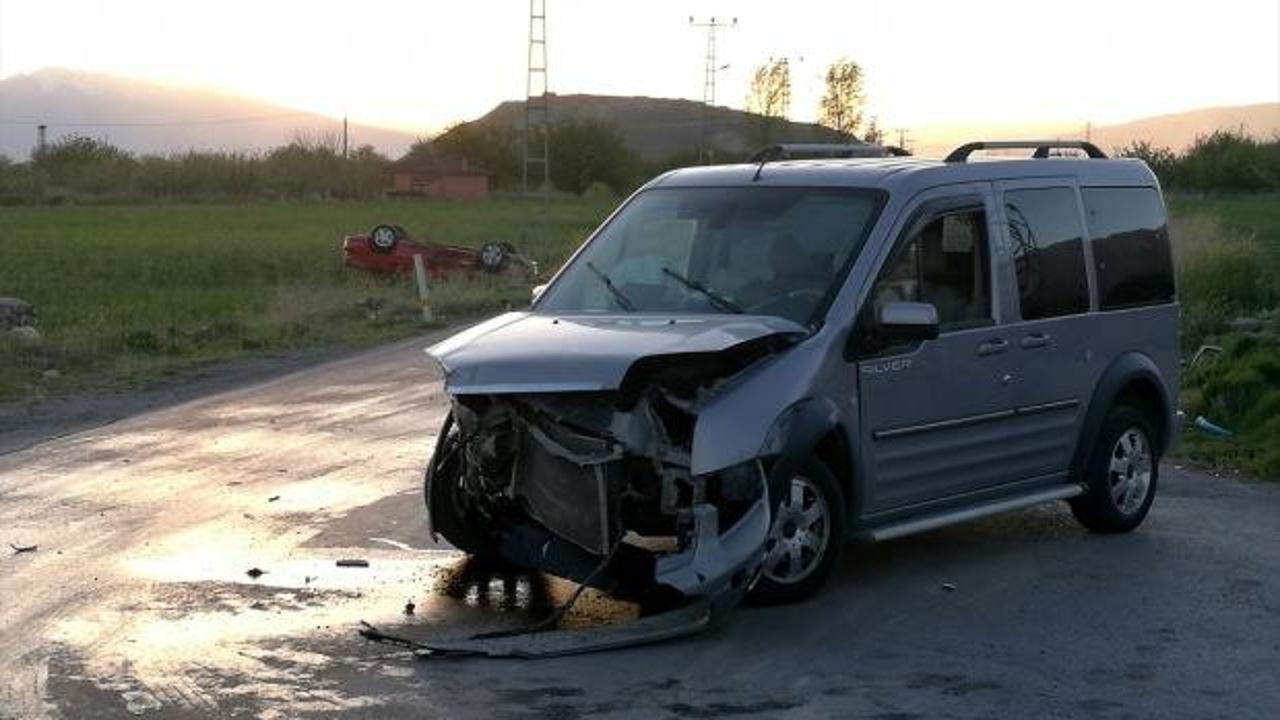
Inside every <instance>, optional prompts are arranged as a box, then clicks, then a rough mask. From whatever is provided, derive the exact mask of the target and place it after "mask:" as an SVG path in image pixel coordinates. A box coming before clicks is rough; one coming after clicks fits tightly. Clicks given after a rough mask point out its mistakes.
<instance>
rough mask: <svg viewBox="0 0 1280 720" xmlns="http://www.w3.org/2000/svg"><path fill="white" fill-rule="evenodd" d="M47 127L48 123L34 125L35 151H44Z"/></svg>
mask: <svg viewBox="0 0 1280 720" xmlns="http://www.w3.org/2000/svg"><path fill="white" fill-rule="evenodd" d="M48 129H49V126H48V125H37V126H36V152H40V153H42V152H44V143H45V131H47V130H48Z"/></svg>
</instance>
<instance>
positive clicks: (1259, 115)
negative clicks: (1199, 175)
mask: <svg viewBox="0 0 1280 720" xmlns="http://www.w3.org/2000/svg"><path fill="white" fill-rule="evenodd" d="M1240 128H1243V129H1244V131H1245V132H1246V133H1248V134H1250V135H1254V136H1256V137H1261V138H1269V137H1271V136H1272V135H1275V134H1278V133H1280V103H1260V104H1256V105H1237V106H1224V107H1211V108H1199V109H1196V110H1188V111H1186V112H1180V113H1171V114H1168V115H1155V116H1152V117H1145V118H1140V119H1137V120H1132V121H1130V122H1126V123H1118V124H1115V125H1100V126H1094V127H1093V128H1091V130H1090V133H1089V136H1090V138H1091V139H1092V140H1093V142H1094V143H1096V144H1097V145H1098V146H1099V147H1101V148H1102V149H1103V150H1105V151H1106V152H1108V153H1110V152H1113V151H1114V150H1116V149H1117V148H1121V147H1125V146H1127V145H1130V144H1131V143H1133V142H1135V141H1138V140H1146V141H1147V142H1150V143H1151V144H1152V145H1154V146H1156V147H1167V148H1169V149H1171V150H1174V151H1182V150H1185V149H1186V148H1187V147H1189V146H1190V145H1191V144H1192V143H1193V142H1195V139H1196V137H1197V136H1200V135H1208V134H1209V133H1211V132H1213V131H1214V130H1222V129H1240ZM1084 134H1085V128H1084V126H1083V124H1081V123H1038V124H1034V125H1025V124H1024V125H982V126H976V125H948V124H939V125H928V126H923V127H917V128H912V131H911V135H912V142H911V148H912V150H913V151H914V152H915V153H916V154H917V155H923V156H927V157H934V156H938V157H940V156H942V155H945V154H946V153H947V152H949V151H950V150H951V149H953V148H955V147H956V146H957V145H960V144H962V143H965V142H968V141H970V140H990V139H998V138H1036V139H1039V138H1083V137H1084Z"/></svg>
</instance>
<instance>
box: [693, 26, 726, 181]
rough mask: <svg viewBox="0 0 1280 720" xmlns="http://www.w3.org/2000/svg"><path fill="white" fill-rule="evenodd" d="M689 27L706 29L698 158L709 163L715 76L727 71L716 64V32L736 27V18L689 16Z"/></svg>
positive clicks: (714, 99)
mask: <svg viewBox="0 0 1280 720" xmlns="http://www.w3.org/2000/svg"><path fill="white" fill-rule="evenodd" d="M689 25H690V26H691V27H695V28H706V29H707V51H706V55H705V57H704V58H703V65H702V147H701V148H700V149H699V150H698V156H699V158H700V159H702V160H703V162H706V163H708V164H710V163H711V109H712V108H713V107H715V104H716V74H717V73H719V72H720V71H721V70H726V69H728V67H729V66H728V65H718V64H716V31H717V30H719V29H720V28H732V27H736V26H737V25H738V18H731V19H729V20H724V19H721V18H716V17H714V16H712V17H711V18H708V19H707V20H703V21H698V20H695V19H694V18H693V16H692V15H690V16H689Z"/></svg>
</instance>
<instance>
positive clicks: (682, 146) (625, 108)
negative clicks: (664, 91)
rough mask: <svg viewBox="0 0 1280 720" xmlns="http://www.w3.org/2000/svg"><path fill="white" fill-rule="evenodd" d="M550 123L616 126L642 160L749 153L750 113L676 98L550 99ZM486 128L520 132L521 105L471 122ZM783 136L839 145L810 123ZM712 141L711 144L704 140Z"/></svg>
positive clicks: (836, 137) (835, 136) (791, 125)
mask: <svg viewBox="0 0 1280 720" xmlns="http://www.w3.org/2000/svg"><path fill="white" fill-rule="evenodd" d="M550 109H551V110H550V112H551V122H553V123H555V122H558V121H561V120H566V119H571V118H573V119H591V120H601V121H604V122H607V123H610V124H612V125H615V126H617V128H618V129H619V130H620V131H621V133H622V136H623V138H624V139H625V140H626V143H627V145H628V147H630V148H631V150H632V151H633V152H635V153H636V155H638V156H639V157H640V158H641V159H643V160H654V161H660V160H663V159H665V158H668V157H671V156H672V155H676V154H681V153H689V152H693V151H695V150H697V149H698V148H699V147H702V146H705V145H708V144H709V145H711V146H714V147H717V148H720V149H722V150H726V151H730V152H733V153H740V154H744V155H745V154H747V153H748V152H749V151H751V150H754V149H755V148H754V147H750V141H749V137H750V133H749V132H748V131H747V128H748V126H749V123H750V121H751V119H752V118H753V117H758V116H753V115H752V114H751V113H747V112H744V111H742V110H734V109H733V108H727V107H712V108H708V107H707V106H705V105H703V104H702V103H700V102H695V101H693V100H681V99H675V98H651V97H626V96H618V95H553V96H552V97H551V100H550ZM473 122H474V123H475V124H477V125H480V126H486V127H500V126H508V127H515V128H519V127H522V126H523V123H524V101H522V100H512V101H507V102H504V103H501V104H499V105H498V106H497V107H495V108H494V109H493V110H490V111H489V112H488V113H486V114H485V115H483V116H482V117H480V118H478V119H476V120H474V121H473ZM783 128H784V129H783V130H782V131H781V132H780V135H781V137H785V138H786V139H787V140H788V141H790V142H840V141H841V136H840V134H839V133H837V132H835V131H833V130H831V129H829V128H825V127H822V126H820V125H814V124H810V123H798V122H787V121H784V125H783ZM704 138H710V141H711V142H710V143H706V142H704Z"/></svg>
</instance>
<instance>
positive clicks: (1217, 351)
mask: <svg viewBox="0 0 1280 720" xmlns="http://www.w3.org/2000/svg"><path fill="white" fill-rule="evenodd" d="M1221 354H1222V347H1221V346H1219V345H1201V346H1200V349H1198V350H1196V354H1195V355H1192V356H1191V367H1195V366H1197V365H1199V364H1200V361H1201V360H1205V359H1207V358H1209V357H1210V356H1216V355H1221Z"/></svg>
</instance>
